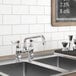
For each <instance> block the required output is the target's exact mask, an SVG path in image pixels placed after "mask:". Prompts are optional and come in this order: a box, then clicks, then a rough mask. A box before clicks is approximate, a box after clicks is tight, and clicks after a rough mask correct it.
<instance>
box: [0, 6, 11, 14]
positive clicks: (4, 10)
mask: <svg viewBox="0 0 76 76" xmlns="http://www.w3.org/2000/svg"><path fill="white" fill-rule="evenodd" d="M0 14H11V6H10V5H0Z"/></svg>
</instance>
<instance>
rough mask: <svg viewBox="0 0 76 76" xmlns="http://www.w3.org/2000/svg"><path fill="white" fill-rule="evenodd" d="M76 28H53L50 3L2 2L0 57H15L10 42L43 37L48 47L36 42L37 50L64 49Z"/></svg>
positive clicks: (40, 0)
mask: <svg viewBox="0 0 76 76" xmlns="http://www.w3.org/2000/svg"><path fill="white" fill-rule="evenodd" d="M75 32H76V27H75V26H74V27H52V26H51V0H0V56H2V55H9V54H15V50H16V49H15V44H12V43H11V41H13V42H14V41H16V40H20V41H21V43H23V39H24V38H25V37H29V36H35V35H42V34H43V35H44V36H45V38H46V44H45V46H44V47H43V46H42V44H41V40H40V39H38V40H34V48H35V51H40V50H43V49H44V48H45V50H46V49H53V48H61V47H62V45H61V42H62V41H65V40H68V35H69V34H73V35H74V36H75Z"/></svg>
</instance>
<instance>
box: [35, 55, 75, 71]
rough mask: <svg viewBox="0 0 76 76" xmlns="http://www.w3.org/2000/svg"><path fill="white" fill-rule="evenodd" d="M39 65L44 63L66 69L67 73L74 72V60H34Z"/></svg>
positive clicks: (54, 58)
mask: <svg viewBox="0 0 76 76" xmlns="http://www.w3.org/2000/svg"><path fill="white" fill-rule="evenodd" d="M35 61H38V62H41V63H45V64H48V65H53V66H57V67H60V68H63V69H66V70H68V71H71V70H76V60H73V59H69V58H65V57H60V56H56V57H49V58H43V59H38V60H35Z"/></svg>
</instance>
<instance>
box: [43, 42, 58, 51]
mask: <svg viewBox="0 0 76 76" xmlns="http://www.w3.org/2000/svg"><path fill="white" fill-rule="evenodd" d="M44 49H45V50H50V49H57V41H46V44H45V45H44Z"/></svg>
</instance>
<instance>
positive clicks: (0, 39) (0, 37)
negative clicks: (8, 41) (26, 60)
mask: <svg viewBox="0 0 76 76" xmlns="http://www.w3.org/2000/svg"><path fill="white" fill-rule="evenodd" d="M2 43H3V37H2V36H0V45H2Z"/></svg>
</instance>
